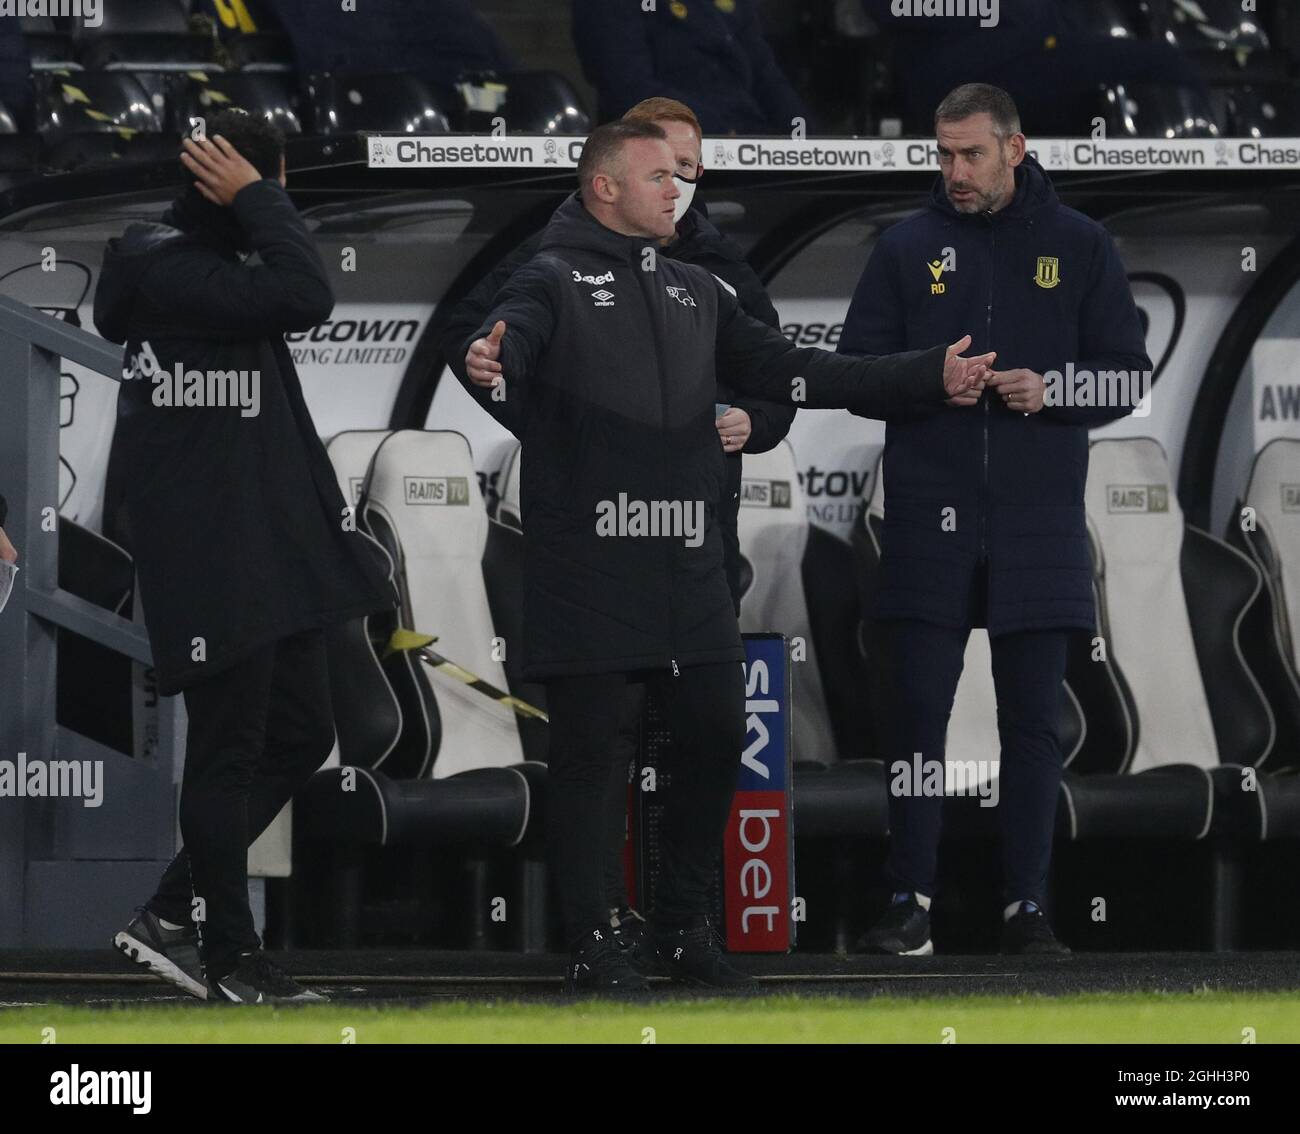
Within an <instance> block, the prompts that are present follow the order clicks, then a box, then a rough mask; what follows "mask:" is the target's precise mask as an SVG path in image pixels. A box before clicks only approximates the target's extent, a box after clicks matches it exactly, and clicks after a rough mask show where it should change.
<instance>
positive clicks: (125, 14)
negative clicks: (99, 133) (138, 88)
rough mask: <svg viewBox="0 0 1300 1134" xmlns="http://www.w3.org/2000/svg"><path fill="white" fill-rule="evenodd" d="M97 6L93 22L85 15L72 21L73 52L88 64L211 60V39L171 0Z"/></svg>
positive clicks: (94, 66)
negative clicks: (196, 29)
mask: <svg viewBox="0 0 1300 1134" xmlns="http://www.w3.org/2000/svg"><path fill="white" fill-rule="evenodd" d="M100 9H101V12H100V15H101V19H100V22H99V23H98V25H96V26H93V27H92V26H89V25H88V24H87V23H86V22H85V19H84V17H76V18H74V19H73V21H72V41H73V47H74V50H75V53H76V57H77V59H78V60H79V61H80V62H81V64H82V65H83V66H85V67H86V68H87V69H90V70H99V69H104V68H109V67H122V66H124V65H125V66H129V67H134V66H139V65H141V64H151V65H159V64H191V65H193V64H196V63H201V64H208V63H210V62H211V61H212V46H213V45H212V39H211V38H210V37H208V36H204V35H202V34H199V33H196V32H192V31H191V30H190V23H189V16H188V14H187V13H186V11H185V9H184V8H183V7H182V6H181V5H178V4H177V3H176V2H175V0H131V2H130V3H129V4H111V3H110V4H101V5H100Z"/></svg>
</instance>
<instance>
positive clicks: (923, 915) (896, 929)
mask: <svg viewBox="0 0 1300 1134" xmlns="http://www.w3.org/2000/svg"><path fill="white" fill-rule="evenodd" d="M857 951H858V952H859V953H892V954H894V955H896V956H903V957H928V956H930V955H931V954H932V953H933V952H934V942H933V941H931V940H930V911H929V910H926V909H922V908H921V904H920V902H918V901H917V900H916V895H915V894H910V893H909V894H905V895H904V894H895V895H894V901H893V902H892V903H891V904H890V907H889V909H887V910H886V911H885V913H884V916H883V917H881V919H880V920H879V921H878V922H876V924H875V925H873V926H872V927H871V928H870V929H869V930H867V932H866V933H865V934H863V935H862V937H861V938H860V939H859V941H858V944H857Z"/></svg>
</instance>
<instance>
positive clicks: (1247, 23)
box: [1152, 0, 1270, 52]
mask: <svg viewBox="0 0 1300 1134" xmlns="http://www.w3.org/2000/svg"><path fill="white" fill-rule="evenodd" d="M1152 7H1153V14H1154V17H1155V19H1156V21H1157V30H1158V32H1159V33H1160V34H1161V36H1162V37H1163V38H1164V39H1165V40H1166V41H1167V42H1169V43H1172V44H1173V45H1174V46H1175V47H1180V48H1182V49H1183V50H1184V51H1205V50H1213V51H1225V52H1239V51H1266V50H1268V48H1269V46H1270V44H1269V38H1268V33H1267V32H1266V31H1265V29H1264V24H1263V21H1262V19H1261V17H1260V15H1259V14H1257V13H1252V12H1248V11H1245V10H1244V7H1243V5H1242V3H1241V0H1197V2H1196V3H1194V4H1192V3H1180V2H1178V0H1158V2H1157V3H1155V4H1154V5H1153V6H1152Z"/></svg>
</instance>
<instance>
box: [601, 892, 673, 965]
mask: <svg viewBox="0 0 1300 1134" xmlns="http://www.w3.org/2000/svg"><path fill="white" fill-rule="evenodd" d="M609 924H610V928H611V929H613V930H614V931H615V933H614V939H615V941H617V942H618V944H619V945H621V946H622V947H623V956H625V957H626V958H627V963H628V964H629V965H631V966H632V967H633V968H634V969H636V971H637V972H639V973H640V974H641V975H642V976H647V977H649V976H665V975H667V974H665V973H664V972H663V967H662V966H661V965H660V964H659V955H658V954H657V953H656V952H655V947H654V942H653V941H651V940H650V930H649V927H648V926H647V925H646V920H645V918H643V917H642V916H641V915H640V914H639V913H638V912H637V911H636V910H634V909H633V908H632V907H631V906H620V907H619V908H618V909H616V910H611V911H610V916H609Z"/></svg>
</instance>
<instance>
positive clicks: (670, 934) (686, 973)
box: [650, 917, 755, 988]
mask: <svg viewBox="0 0 1300 1134" xmlns="http://www.w3.org/2000/svg"><path fill="white" fill-rule="evenodd" d="M650 938H651V940H652V941H653V942H654V946H655V951H656V952H657V953H658V956H659V964H660V967H661V969H662V971H663V972H665V973H667V974H668V975H669V976H670V977H672V979H673V980H675V981H679V982H681V983H682V984H692V985H695V986H697V987H699V988H738V987H743V986H745V985H750V984H754V983H755V981H754V978H753V977H752V976H750V975H749V974H748V973H742V972H741V971H740V970H739V969H738V968H736V967H735V966H733V965H732V964H731V962H729V961H728V960H727V954H726V951H725V950H724V949H723V946H722V939H721V938H720V937H719V936H718V935H717V933H715V932H714V930H713V926H712V925H711V924H710V923H709V919H708V918H707V917H696V918H692V919H691V923H690V925H688V926H684V927H681V928H667V927H662V926H658V925H656V926H654V927H652V929H651V931H650Z"/></svg>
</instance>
